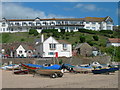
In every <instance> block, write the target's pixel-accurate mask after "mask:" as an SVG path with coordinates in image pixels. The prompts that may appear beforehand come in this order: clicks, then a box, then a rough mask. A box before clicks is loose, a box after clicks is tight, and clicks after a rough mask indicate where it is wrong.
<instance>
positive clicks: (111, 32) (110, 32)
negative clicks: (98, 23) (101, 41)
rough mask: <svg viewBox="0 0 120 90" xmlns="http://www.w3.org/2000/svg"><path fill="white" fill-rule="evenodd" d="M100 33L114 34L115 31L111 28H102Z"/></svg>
mask: <svg viewBox="0 0 120 90" xmlns="http://www.w3.org/2000/svg"><path fill="white" fill-rule="evenodd" d="M99 32H100V33H106V34H113V31H111V30H100V31H99Z"/></svg>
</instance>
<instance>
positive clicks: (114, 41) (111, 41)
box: [108, 38, 120, 43]
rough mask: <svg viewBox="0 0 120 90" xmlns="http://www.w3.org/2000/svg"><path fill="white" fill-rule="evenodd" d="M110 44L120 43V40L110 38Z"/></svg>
mask: <svg viewBox="0 0 120 90" xmlns="http://www.w3.org/2000/svg"><path fill="white" fill-rule="evenodd" d="M108 42H109V43H120V38H109V39H108Z"/></svg>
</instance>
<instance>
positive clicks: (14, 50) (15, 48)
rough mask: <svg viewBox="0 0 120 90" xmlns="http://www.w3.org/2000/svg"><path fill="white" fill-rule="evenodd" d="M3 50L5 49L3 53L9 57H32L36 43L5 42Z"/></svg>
mask: <svg viewBox="0 0 120 90" xmlns="http://www.w3.org/2000/svg"><path fill="white" fill-rule="evenodd" d="M2 50H4V53H3V52H2V53H3V54H4V55H8V56H9V57H32V55H34V54H35V48H34V45H33V44H29V43H19V42H16V43H5V44H3V45H2Z"/></svg>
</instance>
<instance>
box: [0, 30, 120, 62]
mask: <svg viewBox="0 0 120 90" xmlns="http://www.w3.org/2000/svg"><path fill="white" fill-rule="evenodd" d="M43 34H44V37H45V38H48V37H49V36H53V37H54V38H55V39H57V40H60V39H62V40H66V41H68V42H70V43H71V44H72V45H73V47H75V46H76V44H78V43H83V42H87V43H89V44H90V45H91V46H95V47H98V48H99V49H100V50H101V51H102V52H107V53H108V54H109V55H113V50H114V49H113V47H109V48H108V47H106V42H107V39H108V38H114V37H117V34H116V32H113V33H108V32H107V33H106V32H104V33H103V32H102V33H101V32H98V31H85V32H83V31H78V32H61V33H60V32H54V31H53V32H51V31H50V32H43ZM93 36H97V38H98V40H95V39H94V38H93ZM0 37H1V38H0V41H1V42H2V43H12V42H16V41H17V42H31V43H32V42H34V40H35V39H37V38H40V37H41V34H38V35H36V36H34V35H33V34H29V33H28V32H18V33H3V34H0ZM116 49H117V50H118V49H119V48H116ZM116 53H117V52H116ZM118 53H119V52H118ZM118 53H117V55H116V61H119V57H120V55H119V54H118Z"/></svg>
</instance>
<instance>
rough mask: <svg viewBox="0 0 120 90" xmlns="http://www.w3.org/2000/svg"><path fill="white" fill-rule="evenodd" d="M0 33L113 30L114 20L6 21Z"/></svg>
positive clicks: (1, 24)
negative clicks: (35, 30) (33, 30)
mask: <svg viewBox="0 0 120 90" xmlns="http://www.w3.org/2000/svg"><path fill="white" fill-rule="evenodd" d="M0 27H1V28H0V33H3V32H11V33H14V32H28V31H29V30H30V29H31V28H33V29H37V31H38V32H39V33H40V32H41V30H43V29H58V31H61V29H65V30H66V31H71V30H73V31H78V29H80V28H84V29H90V30H96V31H99V30H113V20H112V19H111V18H110V17H109V16H107V17H103V18H100V17H85V18H61V19H58V18H51V19H40V18H38V17H37V18H35V19H5V18H3V19H2V21H0Z"/></svg>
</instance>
